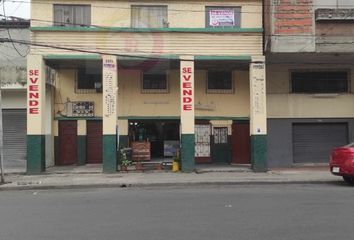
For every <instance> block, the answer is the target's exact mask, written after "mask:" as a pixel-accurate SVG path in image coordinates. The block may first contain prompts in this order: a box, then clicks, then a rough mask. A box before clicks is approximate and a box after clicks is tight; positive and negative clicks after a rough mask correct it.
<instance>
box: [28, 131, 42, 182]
mask: <svg viewBox="0 0 354 240" xmlns="http://www.w3.org/2000/svg"><path fill="white" fill-rule="evenodd" d="M44 171H45V136H44V135H27V174H33V175H34V174H40V173H42V172H44Z"/></svg>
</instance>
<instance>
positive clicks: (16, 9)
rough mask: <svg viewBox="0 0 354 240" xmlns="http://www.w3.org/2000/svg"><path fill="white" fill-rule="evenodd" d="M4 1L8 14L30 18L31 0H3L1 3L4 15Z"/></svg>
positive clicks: (0, 8) (1, 10) (0, 6)
mask: <svg viewBox="0 0 354 240" xmlns="http://www.w3.org/2000/svg"><path fill="white" fill-rule="evenodd" d="M4 1H5V13H6V16H15V17H21V18H27V19H28V18H30V4H29V3H30V0H3V1H2V2H1V5H0V13H1V14H2V15H4V10H3V4H4Z"/></svg>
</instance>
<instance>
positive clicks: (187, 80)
mask: <svg viewBox="0 0 354 240" xmlns="http://www.w3.org/2000/svg"><path fill="white" fill-rule="evenodd" d="M192 75H193V69H192V67H184V68H182V79H181V81H182V89H181V91H182V111H192V110H193V104H194V101H193V98H194V97H193V94H194V93H193V91H194V89H193V81H192V80H193V76H192Z"/></svg>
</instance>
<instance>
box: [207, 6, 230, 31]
mask: <svg viewBox="0 0 354 240" xmlns="http://www.w3.org/2000/svg"><path fill="white" fill-rule="evenodd" d="M209 25H210V26H212V27H222V26H234V25H235V12H234V10H228V9H218V10H216V9H215V10H210V11H209Z"/></svg>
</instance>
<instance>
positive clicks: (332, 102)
mask: <svg viewBox="0 0 354 240" xmlns="http://www.w3.org/2000/svg"><path fill="white" fill-rule="evenodd" d="M353 8H354V5H353V1H351V0H336V1H335V0H295V1H288V0H277V1H270V0H268V1H266V2H265V9H264V12H265V14H264V16H265V29H266V31H265V41H264V44H265V49H266V51H267V110H268V114H267V118H268V165H269V167H284V166H285V167H289V166H294V165H299V164H300V165H303V164H311V165H313V164H318V163H320V164H321V163H322V164H323V163H328V161H329V155H330V151H331V149H332V148H333V147H336V146H341V145H345V144H347V143H348V142H351V141H353V137H354V135H353V133H354V131H353V129H354V121H353V117H354V108H353V106H354V105H353V103H354V95H353V91H354V89H353V79H354V78H353V77H354V75H353V67H354V65H353V62H354V54H353V53H354V48H353V47H354V44H353V32H354V27H353V22H354V18H353V16H354V9H353Z"/></svg>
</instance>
